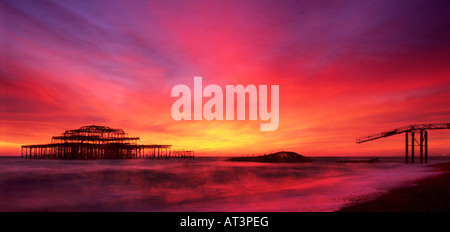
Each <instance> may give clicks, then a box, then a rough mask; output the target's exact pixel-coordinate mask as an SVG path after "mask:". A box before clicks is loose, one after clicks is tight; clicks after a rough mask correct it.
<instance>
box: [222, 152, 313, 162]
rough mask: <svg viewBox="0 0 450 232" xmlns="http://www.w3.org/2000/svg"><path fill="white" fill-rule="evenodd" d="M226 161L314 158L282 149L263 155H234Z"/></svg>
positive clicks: (303, 160)
mask: <svg viewBox="0 0 450 232" xmlns="http://www.w3.org/2000/svg"><path fill="white" fill-rule="evenodd" d="M226 161H237V162H262V163H306V162H312V161H314V160H313V159H311V158H309V157H305V156H302V155H300V154H297V153H295V152H292V151H280V152H276V153H272V154H268V155H262V156H247V157H234V158H230V159H227V160H226Z"/></svg>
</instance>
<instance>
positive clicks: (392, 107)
mask: <svg viewBox="0 0 450 232" xmlns="http://www.w3.org/2000/svg"><path fill="white" fill-rule="evenodd" d="M449 9H450V4H449V3H448V1H426V0H422V1H391V0H389V1H150V2H137V1H133V2H130V1H108V3H107V4H106V3H105V2H104V1H89V2H79V1H9V0H6V1H2V3H1V5H0V11H1V12H0V14H1V15H2V26H1V30H0V34H1V36H0V47H1V57H0V59H1V66H0V73H1V77H0V78H1V82H0V88H1V102H0V123H1V124H0V155H11V154H12V155H18V154H19V152H20V145H22V144H38V143H49V142H50V139H51V136H54V135H58V134H60V133H62V132H64V131H65V130H67V129H76V128H79V127H81V126H84V125H92V124H94V125H106V126H110V127H113V128H123V129H124V130H125V131H126V132H128V133H129V134H130V135H131V136H139V137H141V142H142V143H145V144H148V143H164V144H173V145H174V148H175V149H193V150H195V151H196V154H197V155H205V156H206V155H208V156H210V155H241V154H244V155H245V154H253V153H265V152H272V151H277V150H292V151H295V152H298V153H300V154H303V155H306V156H319V155H329V156H334V155H367V156H369V155H376V156H382V155H403V149H404V148H403V147H404V144H403V139H404V138H403V136H397V137H391V138H386V139H382V140H378V141H373V142H371V143H367V144H358V145H357V144H355V139H356V138H358V137H362V136H366V135H369V134H373V133H377V132H381V131H385V130H389V129H394V128H397V127H401V126H405V125H409V124H415V123H441V122H450V107H449V106H450V42H449V41H450V20H449V18H450V16H449V14H448V12H449ZM194 76H202V77H203V85H204V86H206V85H208V84H217V85H219V86H222V88H223V89H224V90H225V85H237V84H242V85H244V86H246V85H249V84H254V85H271V84H275V85H279V88H280V116H279V117H280V124H279V127H278V129H277V130H276V131H272V132H261V131H260V130H259V126H260V123H261V121H259V120H258V121H249V120H245V121H205V120H203V121H174V120H173V119H172V117H171V113H170V112H171V111H170V109H171V106H172V104H173V102H174V101H175V100H176V99H174V98H171V97H170V91H171V89H172V87H173V86H175V85H177V84H185V85H188V86H191V89H193V79H194ZM204 102H205V100H204ZM429 138H430V155H440V154H448V153H449V152H450V131H431V132H430V133H429Z"/></svg>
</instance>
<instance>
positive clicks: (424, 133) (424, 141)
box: [356, 123, 450, 163]
mask: <svg viewBox="0 0 450 232" xmlns="http://www.w3.org/2000/svg"><path fill="white" fill-rule="evenodd" d="M442 129H450V123H437V124H413V125H409V126H404V127H400V128H397V129H394V130H389V131H385V132H381V133H378V134H374V135H369V136H366V137H362V138H359V139H356V143H358V144H359V143H364V142H368V141H372V140H376V139H380V138H385V137H389V136H393V135H397V134H402V133H405V162H406V163H408V162H409V147H411V162H412V163H414V148H415V146H416V145H417V146H419V149H420V163H423V162H425V163H428V130H442ZM416 133H419V134H420V138H419V140H417V139H416V137H415V134H416ZM409 136H411V145H410V144H409Z"/></svg>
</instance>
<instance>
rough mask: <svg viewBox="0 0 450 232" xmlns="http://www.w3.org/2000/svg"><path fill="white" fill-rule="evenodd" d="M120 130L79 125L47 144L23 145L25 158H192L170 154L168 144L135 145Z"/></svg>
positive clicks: (189, 154)
mask: <svg viewBox="0 0 450 232" xmlns="http://www.w3.org/2000/svg"><path fill="white" fill-rule="evenodd" d="M139 141H140V138H139V137H128V134H127V133H125V132H124V131H123V130H122V129H112V128H110V127H106V126H95V125H92V126H83V127H81V128H79V129H75V130H67V131H65V132H64V133H63V134H62V135H60V136H53V137H52V141H51V143H50V144H38V145H23V146H22V150H21V158H25V159H168V158H194V152H193V151H184V150H182V151H172V150H171V147H172V145H166V144H152V145H141V144H139Z"/></svg>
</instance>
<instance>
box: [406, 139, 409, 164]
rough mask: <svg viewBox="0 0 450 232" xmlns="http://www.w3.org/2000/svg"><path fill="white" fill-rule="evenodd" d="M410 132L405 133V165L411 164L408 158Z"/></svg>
mask: <svg viewBox="0 0 450 232" xmlns="http://www.w3.org/2000/svg"><path fill="white" fill-rule="evenodd" d="M408 133H409V132H408V131H406V132H405V163H408V162H409V160H408V159H409V157H408V150H409V148H408V146H409V145H408Z"/></svg>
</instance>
